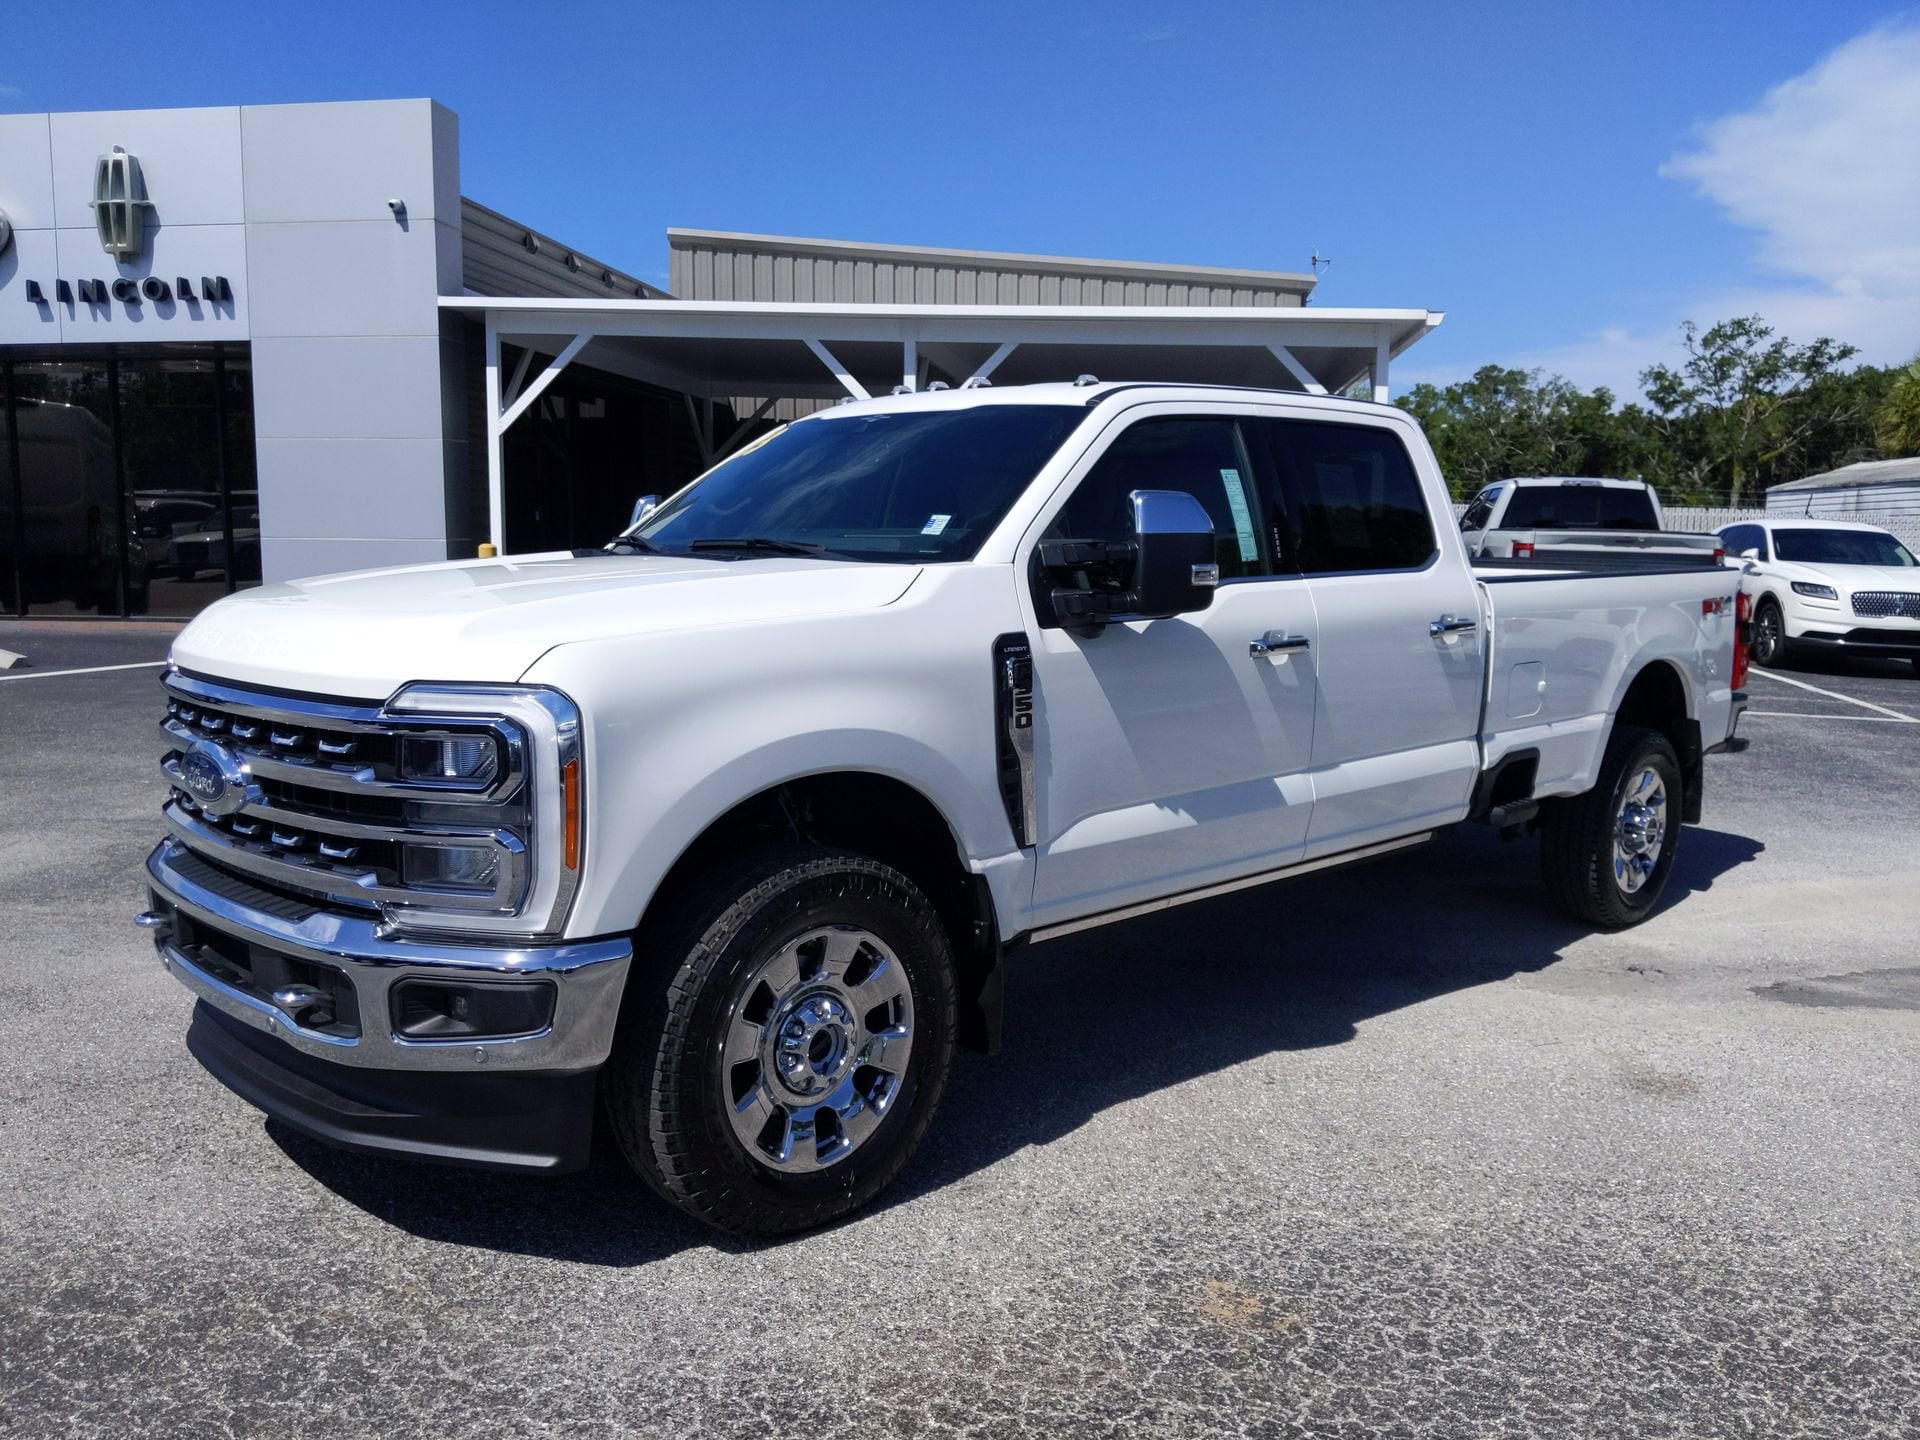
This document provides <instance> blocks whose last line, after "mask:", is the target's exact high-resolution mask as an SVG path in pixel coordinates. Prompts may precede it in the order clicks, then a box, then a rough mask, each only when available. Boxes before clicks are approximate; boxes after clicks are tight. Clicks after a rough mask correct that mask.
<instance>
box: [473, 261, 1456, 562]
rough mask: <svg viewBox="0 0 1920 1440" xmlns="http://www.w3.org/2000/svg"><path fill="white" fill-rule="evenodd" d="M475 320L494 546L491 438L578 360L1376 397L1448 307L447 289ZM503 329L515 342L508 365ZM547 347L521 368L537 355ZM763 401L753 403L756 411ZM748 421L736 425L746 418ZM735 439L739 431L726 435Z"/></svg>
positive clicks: (673, 372) (812, 392)
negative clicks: (746, 297)
mask: <svg viewBox="0 0 1920 1440" xmlns="http://www.w3.org/2000/svg"><path fill="white" fill-rule="evenodd" d="M440 304H441V307H442V308H443V309H444V310H447V311H451V312H454V313H459V314H465V315H468V316H471V317H472V318H474V319H475V320H478V321H481V322H482V324H483V325H484V328H485V332H486V357H485V360H486V385H487V421H488V423H487V452H488V453H487V461H488V464H487V472H488V485H489V492H490V501H491V504H490V510H491V524H490V527H489V529H490V531H491V535H492V540H493V544H494V545H495V546H496V547H497V548H499V549H501V550H502V551H504V541H505V535H504V528H505V525H504V513H505V500H504V488H503V478H502V468H501V465H502V461H501V449H502V447H501V437H502V435H504V434H505V432H506V430H507V428H508V427H509V426H511V425H512V424H513V422H514V421H515V420H517V419H518V418H519V417H520V416H521V415H522V414H523V413H525V411H526V409H527V408H528V407H529V406H530V405H531V404H532V403H533V402H534V401H535V400H537V399H538V398H539V396H540V394H541V392H542V391H544V390H545V389H546V387H547V386H548V385H549V384H551V383H552V381H553V380H554V379H555V378H556V377H557V376H558V375H559V374H560V373H561V371H562V370H564V369H565V368H566V366H567V365H569V364H571V363H572V362H573V361H574V360H576V359H578V360H581V361H582V362H583V363H585V364H588V365H592V366H594V367H596V368H599V369H603V370H607V371H610V372H612V373H614V374H621V375H627V376H630V377H632V378H634V379H637V380H644V381H648V382H650V383H652V384H656V385H661V386H664V387H666V388H668V389H671V390H678V391H680V392H682V393H683V394H685V395H687V396H689V397H691V398H690V401H689V403H690V404H692V403H693V401H694V400H697V401H699V402H702V403H701V404H700V407H699V409H700V410H701V411H702V412H703V413H704V416H705V419H704V421H703V422H702V424H701V427H700V428H701V433H702V435H703V448H704V449H705V450H706V452H707V455H708V458H709V459H711V458H713V457H714V456H715V455H717V454H721V453H724V452H725V451H726V449H727V448H729V446H728V444H727V443H719V442H721V441H722V439H723V437H718V436H716V435H715V434H714V433H713V421H712V402H713V401H714V400H716V399H722V398H725V399H734V400H737V399H739V398H742V397H747V398H754V399H760V400H763V401H766V402H768V403H771V402H773V401H776V400H782V399H799V400H819V399H832V398H836V397H838V396H841V395H852V396H855V397H865V396H867V395H869V394H886V393H888V392H889V391H891V390H892V389H894V388H895V387H896V386H904V387H905V388H907V389H909V390H912V389H918V388H919V387H920V386H921V385H923V384H925V383H926V377H927V372H928V367H929V365H938V366H939V367H940V368H941V369H942V370H944V371H946V372H947V373H948V374H950V375H952V376H954V377H955V379H956V380H964V379H967V378H972V377H978V378H982V379H985V378H989V377H990V378H991V379H992V380H993V381H994V382H995V383H996V384H1003V385H1004V384H1021V383H1024V382H1027V381H1034V380H1070V379H1072V378H1074V376H1076V375H1079V374H1082V373H1086V374H1093V375H1098V376H1099V377H1100V378H1101V379H1102V380H1167V381H1187V382H1198V383H1214V384H1239V385H1268V386H1272V387H1273V388H1275V389H1286V390H1301V391H1305V392H1307V393H1311V394H1325V393H1336V394H1337V393H1340V392H1342V391H1344V390H1346V389H1347V388H1348V387H1350V386H1352V385H1354V384H1355V383H1357V382H1359V381H1361V380H1362V379H1367V378H1370V379H1371V382H1372V388H1373V397H1374V398H1375V399H1376V400H1381V401H1384V400H1385V399H1386V398H1387V370H1388V365H1389V363H1390V362H1391V360H1392V359H1393V358H1394V357H1395V356H1397V355H1399V354H1401V353H1402V352H1403V351H1405V350H1406V349H1407V347H1408V346H1410V345H1412V344H1414V343H1415V342H1416V341H1418V340H1419V339H1420V338H1421V337H1422V336H1424V335H1425V334H1426V333H1427V332H1428V331H1429V330H1431V329H1433V328H1434V327H1435V326H1437V325H1438V324H1439V323H1440V322H1441V320H1442V319H1443V318H1444V317H1443V315H1442V313H1441V312H1439V311H1432V310H1376V309H1364V310H1362V309H1322V308H1320V307H1317V306H1316V307H1306V306H1298V307H1294V306H1288V307H1281V306H1192V307H1189V306H1178V307H1176V306H1163V305H1137V306H1136V305H1111V306H1109V305H886V304H842V305H829V304H806V303H791V302H774V301H742V300H638V299H635V300H550V299H516V298H505V297H498V296H484V295H458V296H443V297H441V300H440ZM502 342H508V343H512V344H514V345H515V346H517V347H519V348H520V349H521V350H522V354H521V357H520V360H519V363H518V365H517V366H516V367H515V369H514V371H513V373H512V374H511V375H507V374H505V373H504V372H503V370H502V366H501V360H500V351H501V345H502ZM536 354H537V355H541V356H550V357H552V358H551V359H549V360H547V361H546V362H545V363H544V364H543V365H542V366H541V368H540V370H539V371H538V372H537V373H532V361H533V359H534V358H535V356H536ZM764 410H765V406H763V407H762V409H761V411H760V412H757V413H764ZM743 428H744V427H743ZM735 438H737V437H735Z"/></svg>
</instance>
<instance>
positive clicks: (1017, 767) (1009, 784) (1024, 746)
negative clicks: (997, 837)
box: [993, 634, 1039, 849]
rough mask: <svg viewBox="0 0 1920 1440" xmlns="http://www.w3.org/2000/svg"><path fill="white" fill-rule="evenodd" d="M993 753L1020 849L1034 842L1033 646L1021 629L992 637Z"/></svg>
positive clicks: (1015, 840) (1004, 798) (1008, 821)
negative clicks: (1019, 631) (1017, 632)
mask: <svg viewBox="0 0 1920 1440" xmlns="http://www.w3.org/2000/svg"><path fill="white" fill-rule="evenodd" d="M993 681H994V718H995V722H996V723H995V727H994V752H995V758H996V759H997V761H998V767H997V768H998V772H999V779H1000V799H1001V801H1002V803H1003V804H1005V806H1006V807H1007V823H1008V824H1009V825H1011V826H1012V827H1013V839H1014V843H1015V844H1016V845H1019V846H1020V847H1021V848H1022V849H1024V848H1026V847H1027V846H1029V845H1032V844H1034V843H1035V832H1036V831H1037V830H1038V828H1039V826H1038V822H1037V821H1036V819H1035V813H1034V793H1033V721H1034V710H1033V646H1032V644H1031V643H1030V642H1029V641H1028V639H1027V637H1026V636H1025V635H1022V634H1008V635H1002V636H1000V637H999V638H998V639H996V640H995V641H994V642H993Z"/></svg>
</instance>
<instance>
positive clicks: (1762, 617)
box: [1749, 600, 1787, 670]
mask: <svg viewBox="0 0 1920 1440" xmlns="http://www.w3.org/2000/svg"><path fill="white" fill-rule="evenodd" d="M1749 653H1750V654H1751V656H1752V659H1753V663H1754V664H1756V665H1758V666H1760V667H1761V668H1763V669H1766V670H1778V669H1779V668H1780V667H1781V666H1783V665H1785V664H1786V663H1787V622H1786V619H1785V617H1784V616H1782V615H1781V613H1780V606H1779V604H1778V602H1776V601H1773V600H1762V601H1761V602H1760V608H1759V609H1758V610H1756V611H1755V612H1754V615H1753V645H1752V646H1751V648H1750V652H1749Z"/></svg>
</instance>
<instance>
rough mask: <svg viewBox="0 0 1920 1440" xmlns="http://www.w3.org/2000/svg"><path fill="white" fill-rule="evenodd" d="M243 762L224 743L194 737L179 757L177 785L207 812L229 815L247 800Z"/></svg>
mask: <svg viewBox="0 0 1920 1440" xmlns="http://www.w3.org/2000/svg"><path fill="white" fill-rule="evenodd" d="M250 778H251V777H250V776H249V774H248V773H247V765H246V762H245V761H244V760H242V759H241V758H240V757H239V756H238V755H236V754H234V753H233V752H232V751H231V750H229V749H227V747H226V746H224V745H220V744H216V743H215V742H214V741H212V740H196V741H194V742H193V748H192V749H191V750H189V751H187V753H186V754H185V755H182V756H181V757H180V786H181V788H182V789H184V790H185V791H186V792H187V793H188V794H189V795H191V796H192V797H193V799H194V803H195V804H197V805H198V806H199V807H200V808H201V809H202V810H204V811H205V812H206V813H207V814H209V815H231V814H232V813H233V812H234V811H236V810H238V809H239V808H240V807H241V806H242V805H244V804H246V803H247V782H248V780H249V779H250Z"/></svg>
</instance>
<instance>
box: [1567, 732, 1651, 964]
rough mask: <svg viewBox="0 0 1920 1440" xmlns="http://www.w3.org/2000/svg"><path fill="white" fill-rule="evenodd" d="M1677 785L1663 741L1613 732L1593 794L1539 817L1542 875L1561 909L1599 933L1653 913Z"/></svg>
mask: <svg viewBox="0 0 1920 1440" xmlns="http://www.w3.org/2000/svg"><path fill="white" fill-rule="evenodd" d="M1683 783H1684V782H1683V781H1682V780H1681V778H1680V758H1679V756H1677V755H1675V754H1674V750H1673V745H1672V744H1671V742H1669V741H1668V739H1667V737H1666V736H1664V735H1662V734H1660V733H1659V732H1658V731H1657V730H1643V729H1641V728H1639V727H1637V726H1632V725H1616V726H1615V727H1614V731H1613V735H1612V736H1611V738H1609V740H1608V741H1607V749H1606V754H1605V755H1604V757H1603V758H1602V759H1601V762H1600V774H1599V776H1598V777H1597V778H1596V780H1595V782H1594V786H1593V788H1592V789H1591V790H1589V791H1587V792H1586V793H1585V794H1584V795H1573V796H1569V797H1567V798H1566V799H1563V800H1555V801H1551V802H1549V805H1548V807H1547V808H1546V810H1545V812H1544V815H1543V821H1542V835H1541V842H1542V843H1541V847H1540V865H1541V871H1542V874H1543V876H1544V878H1545V880H1546V884H1547V891H1548V893H1549V894H1550V895H1552V896H1553V898H1554V901H1555V902H1556V903H1557V904H1558V905H1559V906H1560V908H1561V909H1563V910H1565V911H1566V912H1567V913H1568V914H1569V915H1572V916H1573V917H1574V918H1575V919H1578V920H1582V921H1584V922H1586V923H1587V924H1589V925H1596V926H1598V927H1599V928H1600V929H1602V930H1624V929H1626V928H1627V927H1628V926H1630V925H1638V924H1639V923H1640V922H1641V921H1642V920H1644V919H1646V918H1647V916H1648V915H1650V914H1652V913H1653V909H1654V907H1655V906H1656V905H1658V904H1659V903H1660V895H1661V892H1662V891H1664V890H1665V889H1666V888H1667V877H1668V876H1669V875H1670V874H1672V872H1673V860H1674V856H1675V855H1676V854H1677V853H1678V852H1679V848H1680V828H1681V827H1680V817H1681V815H1682V814H1683V813H1685V808H1686V807H1685V804H1684V799H1685V796H1684V793H1683V789H1682V786H1683Z"/></svg>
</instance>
